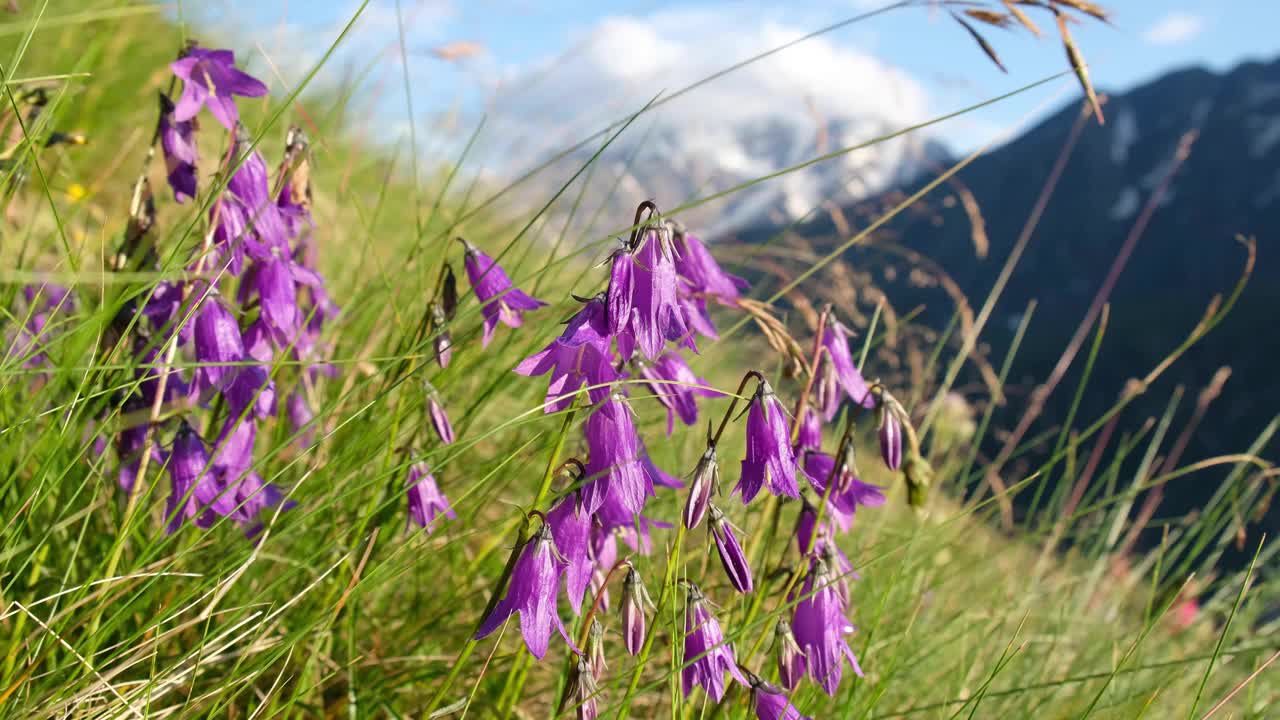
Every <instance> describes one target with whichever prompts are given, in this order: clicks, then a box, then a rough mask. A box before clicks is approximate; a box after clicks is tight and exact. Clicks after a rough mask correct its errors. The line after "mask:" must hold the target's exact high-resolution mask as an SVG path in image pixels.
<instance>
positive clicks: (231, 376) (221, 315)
mask: <svg viewBox="0 0 1280 720" xmlns="http://www.w3.org/2000/svg"><path fill="white" fill-rule="evenodd" d="M194 324H195V328H194V333H193V336H194V341H193V343H192V345H193V347H194V349H195V356H196V361H197V362H200V363H215V364H210V365H203V366H201V367H198V368H197V369H196V371H195V383H196V387H197V388H217V389H219V390H225V389H226V388H228V387H229V386H230V385H231V383H232V381H234V380H235V377H236V375H237V374H239V372H240V370H241V368H240V367H237V366H235V365H224V364H216V363H238V362H241V361H243V360H244V359H245V352H244V340H243V338H242V337H241V335H240V324H239V323H237V322H236V319H235V317H233V316H232V315H231V312H230V311H228V310H227V308H226V307H225V306H224V305H223V304H222V300H221V298H219V297H218V295H217V294H216V293H211V294H209V295H208V296H207V297H205V299H204V302H202V303H201V304H200V309H199V310H198V311H197V312H196V319H195V323H194Z"/></svg>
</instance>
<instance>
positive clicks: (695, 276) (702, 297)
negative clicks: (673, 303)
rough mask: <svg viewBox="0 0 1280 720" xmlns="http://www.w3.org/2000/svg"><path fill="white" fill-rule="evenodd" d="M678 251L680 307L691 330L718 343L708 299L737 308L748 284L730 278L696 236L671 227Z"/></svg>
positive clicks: (677, 269)
mask: <svg viewBox="0 0 1280 720" xmlns="http://www.w3.org/2000/svg"><path fill="white" fill-rule="evenodd" d="M669 227H671V231H672V236H673V240H674V245H675V249H676V261H675V264H676V272H677V273H678V274H679V276H680V281H681V282H680V293H679V295H680V305H681V307H682V308H683V309H684V312H685V319H686V320H687V321H688V324H689V327H690V328H692V329H693V330H696V331H697V332H698V333H700V334H702V335H704V336H706V337H708V338H711V339H712V340H715V339H717V338H718V337H719V335H718V334H717V332H716V328H715V325H714V324H713V323H712V321H711V314H710V313H709V312H708V310H707V299H708V298H714V299H715V300H717V301H719V302H720V304H722V305H730V306H732V305H736V304H737V302H738V298H739V297H741V295H740V292H741V291H742V290H745V289H747V287H749V285H748V283H747V281H746V280H743V279H742V278H740V277H737V276H736V275H730V274H729V273H726V272H725V271H724V270H722V269H721V268H720V264H719V263H718V262H716V259H715V258H714V257H713V256H712V255H711V252H710V251H709V250H707V246H706V245H704V244H703V243H702V241H701V240H699V239H698V238H697V237H696V236H694V235H691V234H688V233H686V232H685V231H684V230H683V229H682V228H680V227H679V226H678V225H675V224H674V223H670V224H669Z"/></svg>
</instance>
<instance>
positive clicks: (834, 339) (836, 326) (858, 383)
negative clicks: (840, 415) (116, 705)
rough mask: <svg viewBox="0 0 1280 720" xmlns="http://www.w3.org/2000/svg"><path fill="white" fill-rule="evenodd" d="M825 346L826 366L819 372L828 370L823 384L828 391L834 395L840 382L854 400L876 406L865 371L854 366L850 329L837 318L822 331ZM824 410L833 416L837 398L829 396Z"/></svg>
mask: <svg viewBox="0 0 1280 720" xmlns="http://www.w3.org/2000/svg"><path fill="white" fill-rule="evenodd" d="M822 349H823V350H824V351H825V352H824V353H823V355H822V361H821V362H822V364H823V365H825V366H826V367H825V368H823V369H821V370H819V372H822V371H823V370H825V374H824V376H823V377H824V383H823V384H824V385H825V386H826V392H827V393H828V394H830V395H832V396H834V393H833V392H832V390H833V389H834V386H839V388H841V389H843V390H844V394H845V395H847V396H848V397H849V399H850V400H852V401H853V402H854V403H856V404H858V405H861V406H862V407H864V408H868V409H870V408H873V407H875V405H876V398H875V395H873V394H872V392H871V388H870V387H869V386H868V385H867V381H866V380H864V379H863V378H862V373H860V372H858V368H857V367H856V366H854V364H853V356H852V355H851V354H850V353H849V334H848V330H846V329H845V327H844V326H843V325H841V324H840V323H839V322H837V321H836V320H835V319H834V318H832V320H831V321H830V322H828V323H827V325H826V327H825V328H824V329H823V331H822ZM824 410H825V411H826V418H827V420H828V421H830V420H832V419H833V418H834V417H835V414H836V411H837V410H839V402H838V400H837V401H834V402H833V401H832V400H831V399H830V398H829V399H828V400H827V402H826V403H824Z"/></svg>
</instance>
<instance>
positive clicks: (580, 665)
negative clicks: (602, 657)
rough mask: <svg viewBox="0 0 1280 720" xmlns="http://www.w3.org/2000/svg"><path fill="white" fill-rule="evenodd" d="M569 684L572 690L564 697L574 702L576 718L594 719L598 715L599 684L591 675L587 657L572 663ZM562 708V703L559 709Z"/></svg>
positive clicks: (579, 719) (580, 719)
mask: <svg viewBox="0 0 1280 720" xmlns="http://www.w3.org/2000/svg"><path fill="white" fill-rule="evenodd" d="M569 684H570V686H571V687H572V688H573V691H572V692H571V693H569V694H568V695H567V696H566V697H565V700H568V701H570V702H572V703H573V704H574V715H575V717H577V718H578V720H596V718H597V717H599V715H600V709H599V707H598V705H597V697H598V695H599V686H598V685H597V684H596V679H595V678H594V677H592V675H591V668H590V662H589V661H588V660H587V658H585V657H583V658H579V659H578V662H577V663H575V664H574V667H573V674H572V676H571V677H570V679H569ZM563 709H564V708H563V703H562V706H561V710H563ZM556 714H557V715H559V714H560V713H559V712H557V713H556Z"/></svg>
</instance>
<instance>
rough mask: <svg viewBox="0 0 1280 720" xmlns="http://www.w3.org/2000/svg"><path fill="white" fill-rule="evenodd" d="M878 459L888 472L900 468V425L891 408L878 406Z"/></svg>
mask: <svg viewBox="0 0 1280 720" xmlns="http://www.w3.org/2000/svg"><path fill="white" fill-rule="evenodd" d="M880 408H881V410H880V412H881V413H882V417H881V418H880V457H881V458H883V459H884V464H885V466H886V467H888V468H889V469H890V470H897V469H898V468H899V467H901V466H902V424H901V423H900V422H899V421H898V416H897V414H896V413H895V412H894V411H893V409H892V408H889V407H885V405H884V404H883V403H882V404H881V406H880Z"/></svg>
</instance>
